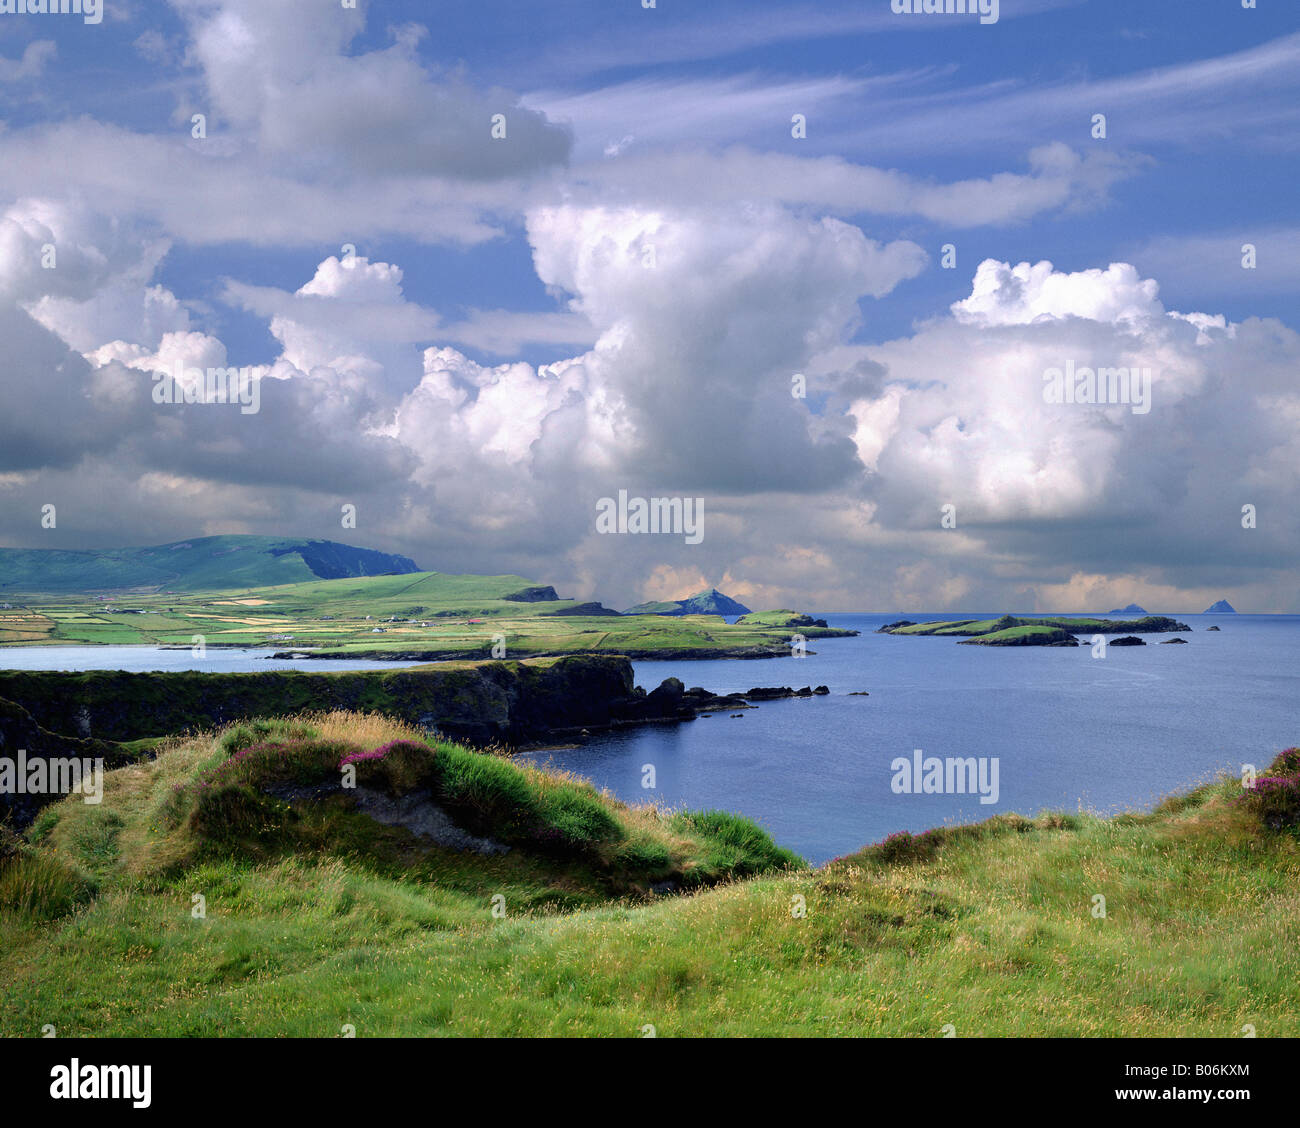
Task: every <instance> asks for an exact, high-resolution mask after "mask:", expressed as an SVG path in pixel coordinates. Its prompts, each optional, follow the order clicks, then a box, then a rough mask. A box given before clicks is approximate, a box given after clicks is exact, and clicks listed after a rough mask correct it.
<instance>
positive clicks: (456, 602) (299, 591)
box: [0, 572, 844, 660]
mask: <svg viewBox="0 0 1300 1128" xmlns="http://www.w3.org/2000/svg"><path fill="white" fill-rule="evenodd" d="M530 586H534V584H533V581H531V580H528V579H525V578H524V577H522V576H509V575H507V576H476V575H465V576H460V575H446V574H444V573H441V572H415V573H410V574H407V575H401V576H374V577H363V578H353V579H337V580H314V581H310V582H302V583H292V584H285V585H279V586H273V587H257V588H241V589H232V590H229V591H217V592H208V591H205V592H201V593H193V592H191V593H187V594H178V593H158V592H152V593H143V594H136V595H122V594H119V595H114V596H112V597H111V598H107V599H105V598H101V597H98V596H95V595H59V594H47V595H33V596H22V597H20V596H10V597H8V599H9V602H10V603H11V604H12V606H11V608H10V609H8V610H3V609H0V645H31V644H55V645H58V644H104V643H115V644H139V645H153V646H184V647H190V646H191V645H192V644H193V640H194V637H195V636H196V635H201V636H202V637H203V640H204V643H205V645H207V646H246V647H272V648H274V649H276V650H282V651H290V652H308V653H320V656H322V657H324V656H326V654H325V653H324V652H326V651H327V652H328V656H330V657H354V658H355V657H360V656H372V657H376V658H383V657H394V656H397V655H402V656H407V655H417V656H420V657H423V658H426V659H429V660H432V659H435V658H443V657H458V656H464V657H506V656H509V657H526V656H529V655H540V654H570V653H577V652H581V651H593V652H605V653H618V654H628V655H630V656H633V657H637V656H649V655H655V656H665V657H666V656H670V655H681V656H692V655H696V656H701V657H703V656H719V657H722V656H728V655H737V656H741V655H745V654H750V653H756V652H761V651H770V652H773V653H778V652H780V651H782V650H787V651H788V644H789V640H790V637H791V631H790V630H788V629H784V628H783V627H782V626H780V625H778V622H777V621H775V620H774V621H772V622H770V623H769V622H759V623H756V624H752V625H738V626H731V625H728V624H727V623H726V622H725V620H723V619H722V618H721V617H720V616H715V615H687V616H681V617H675V618H669V617H663V616H658V615H633V616H619V615H570V614H557V612H565V611H567V610H570V609H572V608H575V607H579V606H580V604H579V603H578V601H576V600H549V601H542V602H533V603H528V602H518V601H512V600H508V599H505V598H504V597H505V596H506V595H510V594H514V593H517V592H520V591H521V590H523V589H526V588H528V587H530ZM779 614H781V615H789V614H790V613H788V612H783V613H779ZM799 630H800V632H801V633H802V634H804V635H805V636H806V637H834V636H837V635H840V634H843V633H844V632H841V631H835V630H823V629H821V628H815V627H809V628H799ZM499 636H504V637H503V638H500V637H499ZM494 645H495V646H496V647H497V651H498V652H497V653H495V654H494V653H493V647H494ZM502 648H504V649H502Z"/></svg>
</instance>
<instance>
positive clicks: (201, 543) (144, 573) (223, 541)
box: [0, 534, 420, 595]
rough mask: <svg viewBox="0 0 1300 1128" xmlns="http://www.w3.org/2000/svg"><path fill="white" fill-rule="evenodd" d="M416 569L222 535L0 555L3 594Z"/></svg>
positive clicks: (288, 542)
mask: <svg viewBox="0 0 1300 1128" xmlns="http://www.w3.org/2000/svg"><path fill="white" fill-rule="evenodd" d="M241 553H242V554H245V555H239V556H237V554H241ZM231 557H236V558H235V559H230V558H231ZM419 570H420V568H419V566H418V565H417V564H416V563H415V561H414V560H412V559H411V558H410V557H408V556H399V555H396V554H394V553H388V552H380V551H378V550H377V549H373V548H361V547H358V546H355V545H349V544H342V543H340V542H338V541H329V540H320V539H317V538H310V537H264V536H252V535H246V534H225V535H218V536H208V537H192V538H190V539H188V540H180V541H169V542H168V543H166V544H158V545H141V546H136V547H127V548H113V549H57V548H0V592H2V593H4V594H6V595H8V594H10V593H15V594H16V593H20V592H85V591H102V592H112V591H118V592H120V591H150V590H152V591H161V590H164V589H167V590H175V591H182V592H183V591H209V590H214V591H215V590H222V589H230V588H238V587H241V586H243V587H260V586H270V585H275V584H286V583H297V582H301V581H308V580H322V579H325V580H331V579H344V578H347V577H351V576H392V575H406V574H408V573H411V572H418V571H419Z"/></svg>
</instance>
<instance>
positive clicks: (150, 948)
mask: <svg viewBox="0 0 1300 1128" xmlns="http://www.w3.org/2000/svg"><path fill="white" fill-rule="evenodd" d="M395 742H396V743H395ZM358 753H361V757H362V758H360V759H356V760H354V763H356V765H357V766H358V769H359V770H358V777H357V782H358V784H359V785H360V786H361V787H362V788H365V789H366V791H367V792H368V793H370V794H371V795H372V796H379V797H380V798H379V799H374V798H371V799H368V800H367V802H371V803H374V804H378V805H377V806H374V807H372V809H373V810H376V811H379V812H386V813H387V814H388V815H389V816H391V815H392V812H393V810H394V809H398V810H402V809H404V810H406V813H407V817H408V819H409V817H410V813H411V808H410V805H409V804H410V803H411V802H414V803H416V805H417V806H418V804H419V803H420V802H423V801H424V800H420V799H419V796H420V795H424V796H426V797H427V798H428V799H430V800H432V801H434V802H436V803H438V804H440V805H441V807H442V809H443V810H444V811H447V812H451V813H452V814H453V815H454V816H455V818H456V820H458V821H459V823H460V824H462V825H463V826H464V827H466V828H468V831H469V832H471V833H472V834H474V835H477V836H481V840H489V841H491V842H492V843H495V844H496V845H498V846H509V847H510V850H509V851H508V852H506V853H500V852H490V853H477V852H474V851H473V850H470V851H465V852H458V851H457V850H455V849H453V848H451V847H450V846H444V845H438V844H436V843H434V842H432V841H430V840H426V839H420V838H418V837H417V836H416V835H415V834H414V833H412V831H411V830H410V829H408V828H407V827H406V826H404V825H402V824H401V823H400V822H395V823H382V822H377V821H376V820H375V819H374V818H372V817H371V816H370V815H368V814H366V813H364V812H363V811H362V810H360V809H359V807H360V803H361V799H360V798H352V797H349V795H348V794H347V793H345V792H343V791H341V790H340V789H338V788H337V787H333V788H332V789H331V784H332V781H334V780H337V779H338V778H339V773H338V772H337V770H336V765H337V764H338V762H340V760H342V759H345V758H348V757H356V756H357V755H358ZM367 753H369V755H367ZM1272 773H1273V776H1275V777H1277V778H1278V780H1279V781H1280V782H1279V783H1278V785H1277V786H1276V787H1272V788H1269V787H1262V788H1260V787H1257V791H1256V792H1255V793H1252V794H1247V793H1244V792H1243V791H1242V788H1241V785H1240V783H1239V782H1237V781H1235V780H1224V781H1219V782H1215V783H1209V784H1206V785H1203V786H1201V787H1199V788H1197V789H1196V790H1194V791H1192V792H1191V793H1189V794H1186V795H1182V796H1179V797H1177V798H1174V799H1170V800H1168V801H1166V802H1165V803H1163V804H1162V805H1161V806H1160V807H1158V808H1157V809H1156V810H1155V811H1154V812H1152V813H1151V814H1146V815H1126V816H1121V817H1118V818H1114V819H1109V820H1104V819H1099V818H1095V817H1092V816H1089V815H1083V814H1045V815H1040V816H1038V817H1037V818H1033V819H1029V818H1022V817H1020V816H1017V815H1001V816H998V817H996V818H993V819H990V820H989V821H987V822H984V823H980V824H978V825H975V826H968V827H951V828H944V829H941V830H937V831H932V832H929V833H927V834H924V835H919V836H912V835H907V834H902V835H893V836H891V837H890V838H888V839H886V840H885V841H884V842H883V843H879V844H877V845H875V846H871V847H868V848H865V849H863V850H861V851H859V852H857V853H855V854H853V855H850V856H848V857H845V858H841V859H838V860H836V861H834V862H832V863H830V864H828V865H827V866H824V867H822V868H820V869H815V870H813V869H808V868H807V867H805V866H803V865H801V864H800V863H799V862H798V860H797V859H794V858H792V857H791V856H790V855H789V854H787V853H785V852H784V851H781V850H780V849H779V848H778V847H776V846H774V845H773V844H772V843H771V841H770V839H768V837H767V836H766V835H765V834H763V832H762V831H761V830H759V829H758V828H756V827H755V826H753V824H750V823H747V822H746V821H745V820H743V819H739V818H736V817H735V816H731V815H722V814H717V813H712V814H687V813H681V812H678V813H670V812H666V811H662V810H658V809H655V808H653V807H641V808H629V807H626V806H624V805H622V804H619V803H617V802H615V801H614V800H612V799H610V798H608V797H607V796H602V795H600V794H598V793H596V792H595V791H594V790H592V789H591V788H590V787H589V786H586V785H584V784H582V783H580V782H578V781H576V780H574V779H572V778H569V777H564V776H554V775H548V774H546V773H542V772H539V771H536V770H535V769H532V768H527V767H521V766H519V765H517V764H514V763H511V762H509V761H507V760H505V759H502V758H501V757H497V756H491V755H485V754H477V753H471V752H467V751H466V750H464V749H460V748H457V747H456V746H454V745H448V744H443V743H438V744H435V745H433V746H425V745H423V744H422V743H420V739H419V737H418V734H416V733H415V732H414V731H413V730H410V729H405V728H403V727H402V726H400V725H396V724H394V723H393V722H391V721H386V720H381V719H378V718H376V717H373V716H360V715H355V714H331V715H327V716H316V717H307V718H302V719H299V720H297V721H282V722H276V723H268V724H258V725H241V726H236V727H233V728H230V729H227V730H225V731H223V732H221V733H219V734H216V735H213V736H204V737H198V738H191V739H188V740H175V741H171V742H168V743H166V744H165V745H164V746H162V748H161V751H160V754H159V755H158V757H157V759H156V760H152V761H148V762H142V763H138V764H134V765H131V766H129V767H126V768H123V769H121V770H119V771H115V772H111V773H109V775H108V776H107V777H106V781H105V796H104V801H103V803H102V804H101V805H100V806H89V805H86V804H83V803H80V802H77V801H73V800H67V801H64V802H62V803H60V804H59V805H57V806H55V807H53V808H50V809H48V810H47V811H46V812H44V813H43V814H42V816H41V817H40V818H39V819H38V821H37V823H36V824H35V826H34V827H33V828H32V830H31V832H30V836H29V838H28V839H27V840H24V841H15V840H13V839H12V838H10V839H7V840H4V841H0V856H2V857H3V860H0V980H2V981H3V982H4V983H5V985H6V986H5V990H4V993H3V995H2V996H0V1035H3V1036H14V1035H29V1036H36V1034H37V1033H38V1032H39V1031H40V1029H41V1027H42V1025H44V1024H46V1023H52V1024H54V1026H55V1027H56V1028H57V1030H58V1032H59V1035H60V1036H62V1037H71V1036H78V1035H200V1034H217V1033H219V1034H222V1035H227V1036H229V1035H241V1034H247V1035H261V1036H268V1037H284V1036H316V1037H330V1036H336V1035H337V1034H338V1033H339V1031H340V1029H341V1027H342V1026H343V1024H345V1023H351V1024H353V1025H355V1027H356V1031H357V1034H358V1035H359V1036H363V1037H365V1036H382V1035H428V1034H516V1035H519V1034H564V1035H573V1034H601V1035H622V1036H638V1035H639V1034H641V1033H642V1032H643V1028H644V1027H645V1026H646V1025H647V1024H651V1025H653V1026H654V1027H655V1029H656V1032H657V1033H658V1034H659V1035H660V1036H671V1035H703V1034H723V1035H728V1034H730V1035H761V1034H808V1035H871V1034H914V1035H926V1036H937V1035H938V1034H939V1033H940V1029H941V1027H943V1026H944V1025H945V1024H948V1023H951V1024H953V1025H954V1026H955V1027H956V1031H957V1034H958V1035H959V1036H972V1035H977V1034H988V1035H1046V1034H1051V1035H1095V1036H1115V1035H1177V1036H1190V1035H1219V1036H1235V1035H1238V1034H1239V1032H1240V1030H1241V1028H1242V1027H1243V1026H1244V1025H1246V1024H1248V1023H1249V1024H1251V1025H1253V1026H1254V1027H1256V1029H1257V1031H1258V1033H1259V1035H1260V1036H1261V1037H1269V1036H1295V1035H1297V1034H1300V1012H1297V1010H1296V1007H1295V983H1296V981H1297V976H1298V975H1300V943H1297V941H1300V924H1298V922H1300V839H1298V837H1297V831H1296V828H1295V819H1296V817H1297V816H1300V801H1298V800H1300V752H1297V751H1295V750H1292V751H1291V752H1289V753H1285V754H1283V755H1282V756H1280V757H1279V758H1278V762H1277V763H1276V764H1275V765H1274V767H1273V769H1272ZM1262 782H1263V781H1261V783H1262ZM403 803H407V804H408V806H407V807H406V808H402V807H401V804H403ZM483 848H485V849H486V847H483ZM656 890H660V891H661V892H656ZM1098 896H1101V897H1104V899H1105V903H1104V908H1105V914H1104V916H1103V915H1098V911H1097V906H1098V901H1097V900H1096V898H1097V897H1098ZM197 897H201V898H203V907H204V909H205V915H203V916H202V917H197V916H196V915H195V905H196V898H197ZM494 906H495V912H494ZM800 906H802V911H800ZM87 983H93V984H94V990H86V989H85V985H86V984H87Z"/></svg>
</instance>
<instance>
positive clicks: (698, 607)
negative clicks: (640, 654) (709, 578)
mask: <svg viewBox="0 0 1300 1128" xmlns="http://www.w3.org/2000/svg"><path fill="white" fill-rule="evenodd" d="M749 613H750V612H749V608H748V607H746V606H745V605H744V604H743V603H737V602H736V600H734V599H732V598H731V597H730V596H727V595H723V594H722V592H720V591H719V590H718V589H717V588H705V589H704V590H703V591H697V592H696V593H695V594H694V595H692V596H690V597H689V598H687V599H670V600H658V601H654V602H651V603H638V604H637V605H636V606H635V607H629V608H628V609H627V610H626V611H624V612H623V614H624V615H748V614H749Z"/></svg>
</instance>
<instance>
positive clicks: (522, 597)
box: [501, 584, 560, 603]
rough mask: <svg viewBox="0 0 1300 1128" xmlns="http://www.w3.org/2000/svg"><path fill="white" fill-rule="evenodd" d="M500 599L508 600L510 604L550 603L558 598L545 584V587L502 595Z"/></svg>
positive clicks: (548, 585)
mask: <svg viewBox="0 0 1300 1128" xmlns="http://www.w3.org/2000/svg"><path fill="white" fill-rule="evenodd" d="M501 598H502V599H508V600H510V602H511V603H550V602H552V601H554V600H557V599H559V598H560V597H559V596H558V595H556V594H555V589H554V588H553V587H551V585H550V584H547V585H546V586H545V587H540V586H539V587H526V588H521V589H520V590H519V591H512V592H511V593H510V594H509V595H503V596H502V597H501Z"/></svg>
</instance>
